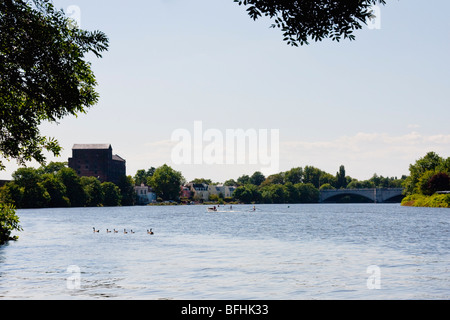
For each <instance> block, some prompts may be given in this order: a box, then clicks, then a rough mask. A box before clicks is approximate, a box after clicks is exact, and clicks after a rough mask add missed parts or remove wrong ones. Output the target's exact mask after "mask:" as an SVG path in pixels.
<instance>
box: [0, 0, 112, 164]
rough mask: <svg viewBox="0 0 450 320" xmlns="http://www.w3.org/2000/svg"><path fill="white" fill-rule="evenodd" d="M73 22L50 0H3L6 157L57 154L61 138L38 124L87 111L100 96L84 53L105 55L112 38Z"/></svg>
mask: <svg viewBox="0 0 450 320" xmlns="http://www.w3.org/2000/svg"><path fill="white" fill-rule="evenodd" d="M72 26H73V23H72V24H71V23H69V19H68V18H66V17H65V15H64V13H63V11H62V10H61V11H58V10H56V9H55V8H54V6H53V5H52V3H51V1H50V0H33V1H28V0H2V1H0V155H1V156H2V158H4V159H11V158H13V159H16V160H17V161H18V162H19V163H20V164H24V163H25V162H26V161H29V160H32V159H34V160H36V161H38V162H40V163H43V162H44V161H45V156H44V154H43V150H47V151H50V152H52V153H53V154H54V155H58V154H59V153H60V150H61V148H60V146H59V144H58V142H57V141H56V140H55V139H54V138H48V137H45V136H42V135H41V133H40V131H39V125H40V124H41V123H42V122H43V121H47V122H57V121H58V120H59V119H61V118H63V117H64V116H67V115H77V114H79V113H84V112H86V109H87V108H89V107H91V106H92V105H94V104H95V103H96V102H97V100H98V94H97V92H95V90H94V88H95V86H96V80H95V77H94V74H93V72H92V70H91V65H90V63H89V62H87V61H86V60H85V55H86V54H87V53H89V52H91V53H93V54H95V55H96V56H97V57H101V52H103V51H105V50H107V48H108V38H107V37H106V35H105V34H104V33H102V32H100V31H94V32H89V31H85V30H81V29H79V28H76V27H72ZM3 168H4V164H3V163H2V162H1V161H0V169H3Z"/></svg>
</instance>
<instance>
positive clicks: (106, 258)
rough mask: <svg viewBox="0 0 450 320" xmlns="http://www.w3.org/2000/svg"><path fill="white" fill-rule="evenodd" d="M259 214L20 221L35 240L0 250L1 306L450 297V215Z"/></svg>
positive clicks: (129, 210) (170, 212)
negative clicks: (5, 302)
mask: <svg viewBox="0 0 450 320" xmlns="http://www.w3.org/2000/svg"><path fill="white" fill-rule="evenodd" d="M252 208H253V206H250V205H234V206H233V208H232V209H231V210H230V208H229V207H225V208H223V207H221V208H220V209H221V211H219V212H213V213H211V212H209V213H208V212H207V210H206V209H207V207H206V206H143V207H139V206H136V207H114V208H69V209H37V210H18V215H19V217H20V220H21V225H22V227H23V229H24V231H22V232H20V233H18V235H19V237H20V238H19V240H18V241H16V242H9V243H8V244H7V245H4V246H0V298H1V299H106V298H107V299H177V300H178V299H195V300H202V299H216V300H223V299H227V300H228V299H234V300H236V299H239V300H241V299H275V300H281V299H283V300H284V299H287V300H294V299H295V300H297V299H449V298H450V242H449V236H450V210H449V209H431V208H410V207H401V206H400V205H399V204H311V205H304V204H301V205H300V204H298V205H257V206H256V211H254V212H253V211H252V210H251V209H252ZM93 227H95V228H96V229H99V230H100V231H99V232H98V233H94V232H93ZM107 228H108V229H109V230H112V229H116V230H119V232H118V233H114V232H112V233H107V232H106V229H107ZM150 228H152V229H153V231H154V234H153V235H149V234H147V229H150ZM123 229H126V230H127V232H128V233H127V234H125V233H124V232H123ZM131 230H133V231H134V233H131Z"/></svg>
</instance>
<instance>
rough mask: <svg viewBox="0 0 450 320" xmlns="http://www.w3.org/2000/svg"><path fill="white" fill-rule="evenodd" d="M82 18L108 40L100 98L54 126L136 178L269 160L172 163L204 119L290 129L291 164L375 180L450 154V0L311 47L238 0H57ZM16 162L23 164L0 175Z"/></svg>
mask: <svg viewBox="0 0 450 320" xmlns="http://www.w3.org/2000/svg"><path fill="white" fill-rule="evenodd" d="M54 3H55V5H56V6H57V7H59V8H64V9H67V8H68V7H69V6H71V5H73V6H76V7H78V8H79V10H80V11H79V13H80V15H79V16H80V21H81V27H82V28H83V29H88V30H93V29H99V30H102V31H104V32H105V33H106V34H107V35H108V37H109V39H110V49H109V51H108V52H107V53H105V54H104V57H103V58H102V59H95V58H92V59H91V61H92V65H93V69H94V72H95V74H96V77H97V80H98V83H99V85H98V92H99V93H100V101H99V103H98V105H96V106H95V107H93V108H91V109H90V110H89V112H88V113H87V114H86V115H80V116H79V117H77V118H76V117H69V118H65V119H64V120H62V121H61V122H60V124H59V125H55V124H51V125H49V124H44V125H42V132H43V133H45V134H46V135H49V136H52V137H56V138H57V139H58V140H59V141H60V143H61V145H62V147H63V148H64V151H63V154H62V157H61V158H57V159H54V158H52V157H49V160H56V161H67V158H68V157H69V156H70V155H71V148H72V145H73V144H74V143H111V144H112V146H113V149H114V152H115V153H117V154H119V155H121V156H122V157H123V158H125V159H126V160H127V174H130V175H134V174H135V172H136V170H138V169H141V168H149V167H150V166H155V167H157V166H159V165H162V164H163V163H167V164H169V165H172V166H173V167H174V168H176V169H178V170H180V171H182V173H183V174H184V176H185V177H186V178H187V179H188V180H190V179H193V178H195V177H205V178H211V179H212V180H214V181H224V180H226V179H228V178H237V177H238V176H240V175H241V174H252V173H253V172H254V171H255V170H257V169H258V168H256V167H254V166H246V165H179V166H177V165H173V164H172V163H171V150H172V148H173V142H172V141H170V138H171V134H172V132H173V131H174V130H176V129H179V128H185V129H187V130H193V126H194V121H202V123H203V126H204V127H205V128H206V129H208V128H214V129H218V130H221V131H223V132H225V130H226V129H236V128H243V129H250V128H254V129H268V130H270V129H279V131H280V153H279V157H280V168H279V169H280V171H284V170H288V169H290V168H292V167H297V166H302V167H303V166H305V165H312V166H316V167H319V168H321V169H323V170H325V171H328V172H330V173H335V172H336V171H337V170H338V168H339V166H340V165H341V164H343V165H345V167H346V171H347V174H348V175H350V176H352V177H355V178H358V179H367V178H370V177H371V176H372V175H373V173H375V172H376V173H377V174H379V175H383V176H401V175H402V174H408V166H409V164H410V163H413V162H414V161H415V160H416V159H418V158H419V157H422V156H423V155H425V154H426V152H428V151H432V150H433V151H436V152H438V153H439V154H440V155H441V156H445V157H448V156H450V126H449V116H450V108H449V104H450V102H449V92H450V91H449V90H448V89H449V88H450V66H449V62H448V57H449V56H450V19H448V12H450V2H449V1H444V0H433V1H418V0H400V1H397V0H390V1H387V5H386V6H384V7H381V17H380V22H381V29H373V30H370V29H369V28H367V27H365V28H364V29H363V30H360V31H358V32H356V41H352V42H350V41H348V40H344V41H343V42H340V43H336V42H331V41H330V40H324V41H323V42H319V43H315V42H311V44H310V45H309V46H303V47H299V48H295V47H290V46H288V45H286V43H285V42H283V41H282V34H281V32H280V31H279V30H278V29H270V28H269V26H270V24H271V22H270V21H269V20H267V19H261V20H259V21H256V22H254V21H253V20H251V19H250V18H249V17H248V15H247V13H246V12H245V8H244V7H242V6H241V7H240V6H239V5H237V4H236V3H234V2H233V1H232V0H189V1H187V0H183V1H181V0H148V1H143V0H141V1H138V0H129V1H112V0H108V1H106V0H95V1H92V0H90V1H85V0H58V1H56V0H55V1H54ZM16 168H17V166H16V165H15V164H14V163H13V162H11V163H10V164H9V165H8V166H7V171H5V172H1V173H0V178H3V179H7V178H9V177H10V174H11V173H12V172H13V171H14V170H15V169H16Z"/></svg>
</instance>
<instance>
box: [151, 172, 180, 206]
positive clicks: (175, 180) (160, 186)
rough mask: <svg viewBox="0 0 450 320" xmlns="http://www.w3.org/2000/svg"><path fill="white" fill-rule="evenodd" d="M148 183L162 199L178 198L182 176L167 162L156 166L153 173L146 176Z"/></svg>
mask: <svg viewBox="0 0 450 320" xmlns="http://www.w3.org/2000/svg"><path fill="white" fill-rule="evenodd" d="M147 181H148V185H149V186H150V187H152V189H153V191H154V192H155V193H156V194H157V195H158V197H161V198H162V199H163V200H178V198H179V197H180V186H181V184H182V183H183V182H184V178H183V176H182V174H181V172H179V171H175V170H174V169H172V168H171V167H169V166H168V165H167V164H164V165H162V166H161V167H158V168H157V169H156V170H155V172H154V174H153V175H152V176H151V177H150V178H148V180H147Z"/></svg>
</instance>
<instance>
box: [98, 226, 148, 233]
mask: <svg viewBox="0 0 450 320" xmlns="http://www.w3.org/2000/svg"><path fill="white" fill-rule="evenodd" d="M92 229H93V231H94V233H99V232H100V230H98V229H95V227H92ZM106 233H119V231H118V230H116V229H113V230H109V229H106ZM123 233H124V234H128V233H136V232H134V231H133V229H130V231H127V229H123ZM147 234H154V233H153V231H152V229H150V230H148V229H147Z"/></svg>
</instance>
